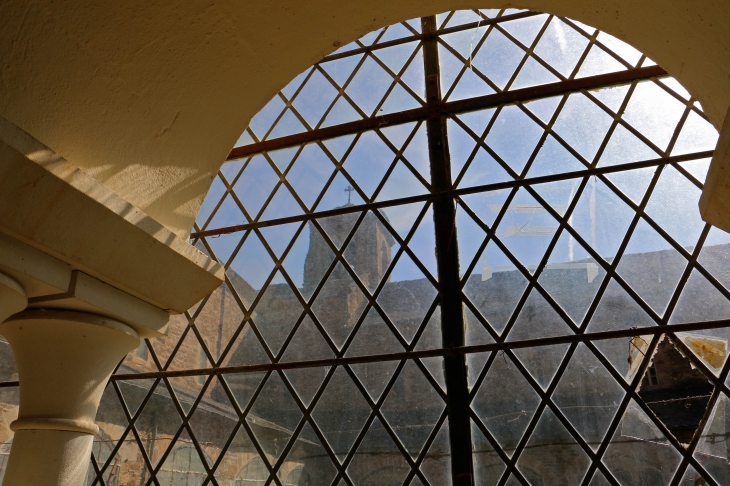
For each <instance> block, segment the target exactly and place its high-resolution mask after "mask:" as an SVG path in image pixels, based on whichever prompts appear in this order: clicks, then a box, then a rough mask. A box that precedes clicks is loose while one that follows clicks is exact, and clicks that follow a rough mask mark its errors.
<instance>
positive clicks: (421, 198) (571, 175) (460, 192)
mask: <svg viewBox="0 0 730 486" xmlns="http://www.w3.org/2000/svg"><path fill="white" fill-rule="evenodd" d="M712 154H713V151H712V150H709V151H705V152H697V153H693V154H686V155H676V156H673V157H667V158H660V159H651V160H643V161H640V162H631V163H629V164H622V165H612V166H608V167H596V168H594V169H586V170H580V171H575V172H565V173H562V174H553V175H547V176H540V177H531V178H525V179H516V180H511V181H504V182H496V183H493V184H484V185H480V186H472V187H465V188H462V189H454V190H453V191H444V192H440V193H428V194H422V195H418V196H411V197H405V198H401V199H391V200H389V201H380V202H373V203H368V204H359V205H353V206H347V207H342V208H337V209H329V210H327V211H319V212H314V213H308V214H300V215H297V216H289V217H287V218H279V219H271V220H268V221H257V222H255V223H247V224H240V225H236V226H227V227H225V228H218V229H211V230H205V231H198V232H195V233H192V234H191V235H190V239H197V238H203V237H208V236H219V235H226V234H230V233H237V232H240V231H247V230H250V229H256V228H266V227H269V226H277V225H281V224H289V223H297V222H301V221H308V220H312V219H319V218H329V217H331V216H339V215H341V214H349V213H357V212H360V211H368V210H377V209H384V208H388V207H392V206H401V205H404V204H412V203H416V202H425V201H434V200H438V199H443V198H450V197H459V196H467V195H469V194H476V193H479V192H487V191H496V190H499V189H510V188H513V187H517V186H527V185H534V184H544V183H547V182H557V181H563V180H569V179H578V178H581V177H587V176H594V175H603V174H611V173H614V172H625V171H629V170H635V169H644V168H647V167H656V166H659V165H664V164H671V163H676V162H685V161H688V160H696V159H704V158H708V157H712Z"/></svg>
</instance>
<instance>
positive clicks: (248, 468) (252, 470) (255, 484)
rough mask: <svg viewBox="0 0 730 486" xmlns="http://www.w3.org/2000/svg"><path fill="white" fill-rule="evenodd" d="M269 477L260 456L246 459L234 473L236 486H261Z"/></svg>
mask: <svg viewBox="0 0 730 486" xmlns="http://www.w3.org/2000/svg"><path fill="white" fill-rule="evenodd" d="M268 479H269V470H268V469H267V468H266V465H265V464H264V461H263V460H261V458H260V457H254V458H253V459H251V460H250V461H248V462H247V463H246V464H244V466H243V467H242V468H241V470H240V471H238V473H237V474H236V486H262V485H263V484H265V483H266V481H267V480H268Z"/></svg>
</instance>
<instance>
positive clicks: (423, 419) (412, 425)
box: [381, 361, 445, 459]
mask: <svg viewBox="0 0 730 486" xmlns="http://www.w3.org/2000/svg"><path fill="white" fill-rule="evenodd" d="M444 407H445V404H444V403H443V401H442V400H441V397H439V395H438V393H436V390H434V389H433V387H432V386H431V384H430V383H429V382H428V380H427V379H426V377H425V376H424V375H423V372H422V371H421V370H420V369H419V368H418V366H417V365H416V364H415V363H414V362H413V361H407V362H406V364H405V366H404V367H403V369H402V370H401V372H400V375H399V376H398V378H397V379H396V381H395V383H394V384H393V387H392V388H391V389H390V392H389V393H388V397H387V398H386V400H385V402H384V403H383V406H382V408H381V411H382V413H383V416H384V417H385V419H386V420H387V421H388V423H389V424H390V426H391V428H392V429H393V431H394V432H395V434H396V435H397V436H398V439H399V440H400V441H401V443H402V444H403V446H404V447H405V448H406V450H407V451H408V452H409V453H410V454H411V457H412V458H413V459H415V458H417V457H418V454H419V453H420V452H421V449H422V448H423V445H424V444H425V442H426V439H427V438H428V436H429V435H430V434H431V432H432V431H433V428H434V426H435V424H436V422H437V421H438V419H439V417H440V416H441V412H442V411H443V409H444Z"/></svg>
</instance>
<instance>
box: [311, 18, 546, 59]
mask: <svg viewBox="0 0 730 486" xmlns="http://www.w3.org/2000/svg"><path fill="white" fill-rule="evenodd" d="M537 15H545V14H544V13H543V12H520V13H516V14H512V15H505V16H504V17H497V18H495V19H490V18H485V19H482V20H481V21H479V22H470V23H468V24H462V25H456V26H454V27H448V28H446V29H441V30H439V31H435V32H429V33H425V32H424V33H421V34H413V35H410V36H408V37H401V38H400V39H394V40H392V41H388V42H382V43H379V44H375V45H372V46H365V47H359V48H357V49H351V50H349V51H345V52H341V53H339V54H330V55H329V56H325V57H323V58H322V60H321V61H319V64H322V63H324V62H329V61H336V60H338V59H343V58H346V57H350V56H355V55H357V54H364V53H366V52H373V51H377V50H380V49H385V48H386V47H393V46H397V45H401V44H408V43H409V42H414V41H419V40H427V39H433V38H434V37H438V36H442V35H446V34H452V33H454V32H462V31H465V30H471V29H476V28H478V27H486V26H488V25H492V24H500V23H502V22H509V21H510V20H517V19H524V18H527V17H535V16H537ZM396 25H397V24H396Z"/></svg>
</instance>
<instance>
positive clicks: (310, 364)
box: [6, 319, 730, 386]
mask: <svg viewBox="0 0 730 486" xmlns="http://www.w3.org/2000/svg"><path fill="white" fill-rule="evenodd" d="M725 327H730V319H723V320H719V321H707V322H692V323H687V324H671V325H662V326H647V327H634V328H631V329H619V330H615V331H601V332H590V333H585V334H571V335H566V336H554V337H548V338H538V339H525V340H521V341H510V342H502V343H489V344H478V345H474V346H458V347H453V348H445V349H429V350H424V351H406V352H402V353H389V354H375V355H370V356H355V357H350V358H347V357H346V358H331V359H317V360H310V361H293V362H287V363H263V364H258V365H245V366H228V367H220V368H201V369H197V370H176V371H154V372H150V373H126V374H119V375H113V376H112V377H111V380H115V381H118V380H141V379H150V378H175V377H180V376H201V375H210V374H215V375H224V374H231V373H254V372H264V371H276V370H290V369H300V368H318V367H323V366H327V367H331V366H345V365H354V364H364V363H379V362H383V361H401V360H407V359H422V358H436V357H443V356H455V355H459V354H474V353H487V352H492V351H506V350H508V349H520V348H532V347H542V346H554V345H556V344H571V343H580V342H585V341H604V340H606V339H619V338H630V337H635V336H646V335H655V334H666V333H678V332H689V331H701V330H708V329H720V328H725ZM6 386H7V385H6Z"/></svg>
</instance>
